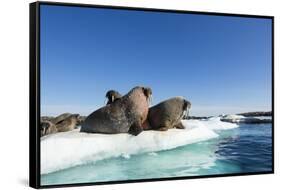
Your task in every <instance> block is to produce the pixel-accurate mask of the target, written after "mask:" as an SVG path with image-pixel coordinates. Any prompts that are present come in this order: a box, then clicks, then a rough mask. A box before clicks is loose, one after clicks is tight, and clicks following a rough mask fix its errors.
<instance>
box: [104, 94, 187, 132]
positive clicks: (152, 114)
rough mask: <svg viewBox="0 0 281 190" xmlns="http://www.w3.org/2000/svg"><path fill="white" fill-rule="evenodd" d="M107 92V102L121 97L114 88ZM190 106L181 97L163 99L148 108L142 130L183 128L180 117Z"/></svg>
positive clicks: (185, 114) (183, 115)
mask: <svg viewBox="0 0 281 190" xmlns="http://www.w3.org/2000/svg"><path fill="white" fill-rule="evenodd" d="M108 92H110V93H107V94H106V97H107V98H108V103H109V104H110V103H112V102H114V101H115V100H117V99H119V98H120V97H122V95H121V94H120V93H119V92H118V91H116V90H110V91H108ZM115 96H117V97H118V98H116V97H115ZM190 107H191V103H190V102H189V101H187V100H185V99H184V98H182V97H175V98H171V99H168V100H165V101H163V102H161V103H159V104H157V105H155V106H153V107H151V108H149V113H148V117H147V120H146V121H145V122H144V123H143V124H142V128H143V130H150V129H154V130H161V131H165V130H168V129H169V128H174V127H175V128H178V129H184V126H183V125H182V123H181V119H183V117H187V116H188V110H187V109H189V108H190ZM165 126H167V127H165Z"/></svg>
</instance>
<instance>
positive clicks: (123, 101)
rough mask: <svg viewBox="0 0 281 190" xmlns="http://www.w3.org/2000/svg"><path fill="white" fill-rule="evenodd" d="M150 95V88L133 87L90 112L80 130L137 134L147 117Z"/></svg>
mask: <svg viewBox="0 0 281 190" xmlns="http://www.w3.org/2000/svg"><path fill="white" fill-rule="evenodd" d="M151 95H152V91H151V89H150V88H145V87H139V86H138V87H135V88H133V89H132V90H131V91H130V92H129V93H128V94H126V95H124V96H123V97H121V98H120V99H119V100H118V101H114V102H113V103H110V104H108V105H106V106H104V107H102V108H100V109H98V110H96V111H94V112H93V113H91V114H90V115H89V116H88V117H87V118H86V119H85V121H84V122H83V124H82V126H81V130H80V132H87V133H106V134H116V133H130V134H132V135H138V134H139V133H141V132H142V131H143V129H142V124H143V123H144V122H145V120H146V119H147V114H148V107H149V102H150V96H151Z"/></svg>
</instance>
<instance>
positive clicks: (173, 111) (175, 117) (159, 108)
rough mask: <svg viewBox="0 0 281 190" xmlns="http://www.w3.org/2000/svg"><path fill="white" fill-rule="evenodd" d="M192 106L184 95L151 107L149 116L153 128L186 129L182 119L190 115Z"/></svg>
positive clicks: (164, 129) (161, 129)
mask: <svg viewBox="0 0 281 190" xmlns="http://www.w3.org/2000/svg"><path fill="white" fill-rule="evenodd" d="M190 107H191V103H190V102H189V101H187V100H185V99H184V98H183V97H175V98H170V99H168V100H165V101H163V102H161V103H159V104H157V105H155V106H153V107H151V108H149V113H148V117H147V118H148V122H149V124H150V127H151V129H154V130H160V131H166V130H168V129H171V128H178V129H184V128H185V127H184V126H183V124H182V123H181V120H182V118H183V117H184V116H187V115H188V109H190Z"/></svg>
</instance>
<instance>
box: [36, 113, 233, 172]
mask: <svg viewBox="0 0 281 190" xmlns="http://www.w3.org/2000/svg"><path fill="white" fill-rule="evenodd" d="M182 123H183V125H184V126H185V127H186V129H169V130H168V131H164V132H163V131H143V132H142V133H140V134H139V135H138V136H132V135H130V134H114V135H107V134H89V133H80V132H79V129H75V130H73V131H69V132H62V133H57V134H53V135H48V136H45V137H42V138H41V174H47V173H51V172H55V171H58V170H62V169H66V168H69V167H73V166H77V165H81V164H86V163H89V162H95V161H98V160H103V159H107V158H111V157H119V156H122V157H124V158H126V159H129V158H130V155H134V154H141V153H151V152H153V153H154V154H156V153H155V152H157V151H161V150H168V149H173V148H177V147H179V146H184V145H187V144H192V143H197V142H200V141H205V140H209V139H212V138H216V137H218V134H217V133H216V132H215V130H225V129H232V128H235V127H238V125H236V124H232V123H226V122H222V121H220V120H219V118H218V117H214V118H211V119H209V120H205V121H199V120H182Z"/></svg>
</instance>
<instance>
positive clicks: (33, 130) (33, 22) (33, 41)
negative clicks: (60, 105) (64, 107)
mask: <svg viewBox="0 0 281 190" xmlns="http://www.w3.org/2000/svg"><path fill="white" fill-rule="evenodd" d="M40 5H56V6H71V7H88V8H104V9H118V10H135V11H147V12H169V13H182V14H186V13H188V14H195V15H216V16H230V17H246V18H264V19H269V20H271V22H272V28H271V31H272V39H271V40H272V42H271V43H272V54H271V57H272V102H271V103H272V171H267V172H249V173H235V174H216V175H203V176H186V177H168V178H157V179H139V180H125V181H109V182H92V183H78V184H59V185H41V184H40V130H39V126H40ZM29 15H30V18H29V39H30V47H29V53H30V54H29V56H30V57H29V59H30V75H29V77H30V78H29V79H30V80H29V94H30V96H29V107H30V108H29V123H30V124H29V125H30V126H29V185H30V186H31V187H33V188H54V187H73V186H88V185H104V184H121V183H136V182H151V181H166V180H183V179H197V178H211V177H229V176H245V175H258V174H273V173H274V17H273V16H264V15H247V14H232V13H218V12H200V11H187V10H168V9H167V10H166V9H156V8H141V7H124V6H108V5H106V6H105V5H91V4H78V3H62V2H47V1H39V2H34V3H30V4H29Z"/></svg>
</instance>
